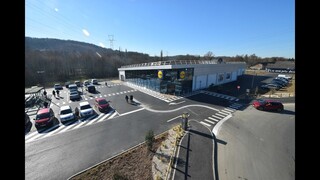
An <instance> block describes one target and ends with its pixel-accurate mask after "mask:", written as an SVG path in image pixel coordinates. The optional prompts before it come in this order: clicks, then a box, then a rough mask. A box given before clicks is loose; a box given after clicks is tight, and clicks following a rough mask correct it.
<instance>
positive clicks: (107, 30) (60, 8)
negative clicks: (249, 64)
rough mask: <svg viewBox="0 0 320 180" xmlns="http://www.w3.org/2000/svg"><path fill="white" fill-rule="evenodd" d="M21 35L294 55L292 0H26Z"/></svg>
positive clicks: (167, 49)
mask: <svg viewBox="0 0 320 180" xmlns="http://www.w3.org/2000/svg"><path fill="white" fill-rule="evenodd" d="M25 8H26V14H25V23H26V25H25V35H26V36H28V37H38V38H57V39H64V40H75V41H81V42H87V43H91V44H95V45H99V46H104V47H106V48H110V39H112V36H110V35H113V40H114V41H113V49H119V48H120V49H121V50H125V49H127V50H128V51H136V52H141V53H147V54H149V55H150V56H155V55H157V56H160V51H161V50H162V51H163V55H164V56H166V55H169V56H173V55H185V54H191V55H200V56H203V55H204V54H205V53H207V52H208V51H211V52H213V54H214V55H216V56H236V55H244V54H248V55H250V54H256V55H257V56H260V57H274V56H277V57H285V58H295V2H294V0H26V1H25Z"/></svg>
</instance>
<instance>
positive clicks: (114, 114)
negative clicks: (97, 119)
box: [108, 113, 117, 119]
mask: <svg viewBox="0 0 320 180" xmlns="http://www.w3.org/2000/svg"><path fill="white" fill-rule="evenodd" d="M116 115H117V113H113V114H112V115H111V116H110V117H109V118H108V119H112V118H113V117H114V116H116Z"/></svg>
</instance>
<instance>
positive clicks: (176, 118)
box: [167, 115, 181, 122]
mask: <svg viewBox="0 0 320 180" xmlns="http://www.w3.org/2000/svg"><path fill="white" fill-rule="evenodd" d="M180 117H181V115H179V116H177V117H174V118H171V119H169V120H168V121H167V122H170V121H173V120H175V119H177V118H180Z"/></svg>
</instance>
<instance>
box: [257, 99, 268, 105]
mask: <svg viewBox="0 0 320 180" xmlns="http://www.w3.org/2000/svg"><path fill="white" fill-rule="evenodd" d="M257 101H258V102H259V103H260V104H266V103H267V102H266V101H265V100H263V99H259V100H257Z"/></svg>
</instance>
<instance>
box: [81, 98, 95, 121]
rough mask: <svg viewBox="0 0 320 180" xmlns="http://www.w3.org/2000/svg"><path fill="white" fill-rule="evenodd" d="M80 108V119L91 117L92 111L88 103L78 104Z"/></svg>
mask: <svg viewBox="0 0 320 180" xmlns="http://www.w3.org/2000/svg"><path fill="white" fill-rule="evenodd" d="M79 105H80V107H79V110H80V113H79V115H80V117H81V118H82V117H88V116H92V115H93V114H94V110H93V109H92V107H91V105H90V104H89V103H88V101H84V102H80V103H79Z"/></svg>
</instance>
